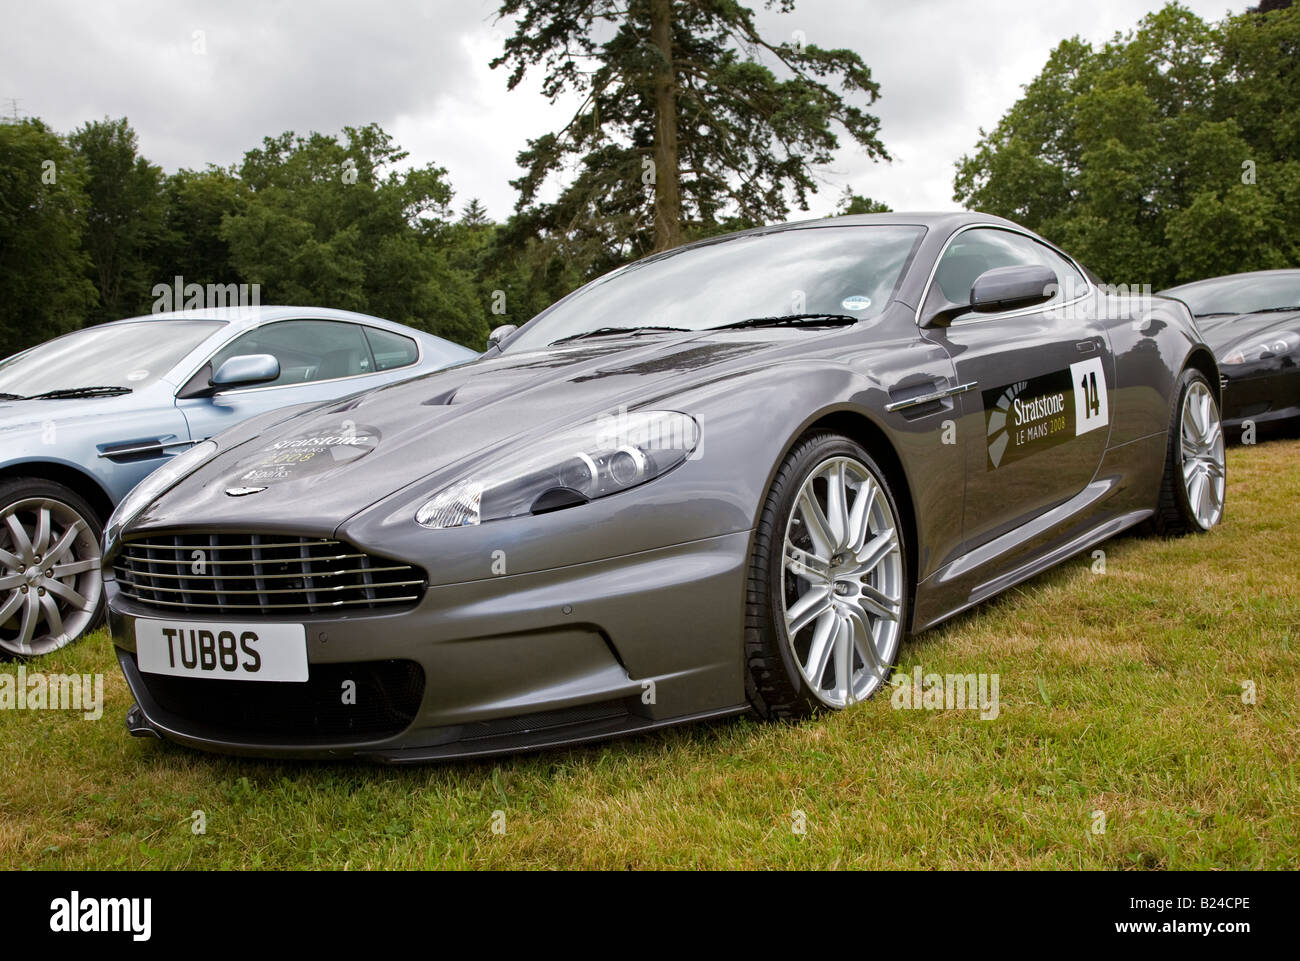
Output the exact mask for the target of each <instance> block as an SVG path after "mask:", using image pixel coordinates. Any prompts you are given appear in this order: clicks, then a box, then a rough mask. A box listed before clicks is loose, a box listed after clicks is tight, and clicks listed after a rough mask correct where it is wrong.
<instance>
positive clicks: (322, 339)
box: [212, 320, 375, 387]
mask: <svg viewBox="0 0 1300 961" xmlns="http://www.w3.org/2000/svg"><path fill="white" fill-rule="evenodd" d="M245 354H271V355H272V356H273V357H275V359H276V360H278V361H279V362H280V376H279V377H278V378H276V379H275V380H274V381H271V382H270V383H268V384H258V385H256V386H258V387H280V386H284V385H289V384H310V383H312V382H314V381H318V380H334V379H335V378H338V377H356V376H358V375H359V374H369V373H373V372H374V370H375V363H374V358H373V357H371V354H370V345H369V343H368V342H367V341H366V335H365V334H364V333H363V332H362V328H361V327H360V326H359V325H357V324H348V323H343V322H340V321H335V320H283V321H280V322H279V323H274V324H267V325H266V326H264V327H258V328H257V329H256V330H250V331H249V332H248V333H246V334H244V335H242V336H240V337H237V338H236V339H235V340H234V341H232V342H231V343H230V344H228V345H227V346H225V347H223V348H222V349H221V350H219V351H218V352H217V354H216V356H214V357H213V358H212V371H213V373H215V372H216V371H218V370H220V369H221V365H222V364H223V363H225V362H226V361H227V360H229V359H230V358H231V357H240V356H243V355H245Z"/></svg>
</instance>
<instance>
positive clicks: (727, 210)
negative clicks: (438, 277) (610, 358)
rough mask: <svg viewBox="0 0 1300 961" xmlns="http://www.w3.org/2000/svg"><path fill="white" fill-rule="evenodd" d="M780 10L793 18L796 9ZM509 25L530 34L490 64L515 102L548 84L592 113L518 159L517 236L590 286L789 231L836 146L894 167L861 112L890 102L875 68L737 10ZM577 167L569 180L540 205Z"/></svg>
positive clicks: (609, 7) (527, 19) (628, 5)
mask: <svg viewBox="0 0 1300 961" xmlns="http://www.w3.org/2000/svg"><path fill="white" fill-rule="evenodd" d="M774 5H775V6H778V7H779V9H780V10H781V11H782V12H789V11H790V10H791V9H792V7H793V0H779V2H778V0H768V6H769V7H771V6H774ZM498 16H499V17H511V18H517V19H516V22H515V32H514V33H513V35H512V36H510V37H509V38H507V40H506V41H505V47H504V50H503V52H502V53H501V55H500V56H498V57H497V58H496V59H495V60H493V61H492V66H493V67H501V66H506V67H508V68H509V70H510V73H509V80H508V86H509V88H510V89H512V90H513V89H514V88H515V87H516V86H517V85H518V84H519V83H520V81H521V80H522V79H523V78H524V76H525V75H526V74H527V73H528V72H529V71H530V70H533V69H535V68H540V69H541V70H542V71H543V74H544V76H543V83H542V90H543V92H544V94H545V95H546V96H548V97H550V98H551V99H552V100H553V101H554V100H555V99H557V98H558V97H559V96H560V95H562V94H565V93H573V94H577V95H578V96H579V97H580V98H581V101H582V102H581V106H580V107H579V108H578V111H577V113H576V114H575V115H574V117H573V119H572V120H571V121H570V122H569V123H568V124H567V125H566V126H565V127H564V128H563V129H561V130H558V131H553V132H550V133H546V134H543V135H541V136H539V137H537V138H535V139H532V140H530V141H529V142H528V147H527V149H525V150H524V151H523V152H521V153H520V155H519V162H520V165H521V166H522V167H523V168H524V173H523V176H521V177H520V178H519V179H518V180H515V181H513V182H512V185H513V186H514V187H516V189H518V191H519V199H518V206H517V210H518V213H519V223H518V227H519V229H520V231H521V234H522V235H523V236H528V237H534V236H538V235H544V236H548V237H550V238H552V240H553V241H554V242H555V243H557V244H558V245H559V248H560V250H559V255H560V256H563V257H564V258H565V259H567V260H568V261H570V262H572V263H579V264H583V265H584V266H588V270H589V272H591V273H599V272H601V271H603V270H605V269H608V268H609V267H611V266H614V265H616V264H618V263H622V262H624V261H626V260H628V259H630V258H632V257H634V256H636V255H638V254H642V253H646V252H649V251H651V250H665V249H669V248H671V247H674V246H677V245H678V244H680V243H681V242H682V241H683V240H684V239H688V238H690V237H695V236H703V235H707V234H710V233H716V232H718V231H719V229H721V228H725V227H741V226H749V225H754V224H762V223H765V222H768V221H770V220H774V219H781V218H783V217H785V216H786V214H787V213H788V211H789V208H790V204H791V203H792V202H793V203H794V204H797V205H798V206H799V207H800V208H801V209H805V210H806V209H807V207H808V202H807V201H808V195H809V194H810V193H812V192H815V191H816V189H817V181H816V173H817V170H818V168H819V167H821V166H823V165H824V164H826V163H828V162H829V161H830V160H831V158H832V156H833V154H834V151H835V150H836V149H837V148H838V146H839V139H838V136H837V132H836V131H837V130H843V131H844V132H846V133H847V134H848V136H849V137H850V138H851V139H852V140H853V141H854V142H856V143H857V144H858V145H859V146H860V147H861V148H862V149H863V150H864V151H865V152H866V153H867V155H868V156H871V157H873V158H877V159H882V158H887V154H886V152H885V148H884V146H883V145H882V144H881V142H880V140H879V139H878V136H877V133H878V129H879V123H878V121H877V119H876V118H875V117H874V116H872V115H871V114H869V113H867V112H866V110H865V109H863V106H861V105H858V104H856V103H853V102H851V100H850V98H857V99H860V100H864V101H865V102H866V104H867V105H869V104H871V103H872V102H874V101H875V100H876V98H877V96H878V93H879V89H878V86H877V84H876V83H875V81H874V80H873V79H872V77H871V72H870V70H869V69H868V68H867V65H866V64H865V63H864V62H863V61H862V58H861V57H859V56H858V54H856V53H854V52H853V51H851V50H843V49H823V48H821V47H818V46H815V45H811V44H809V45H803V44H801V43H795V42H785V43H773V42H771V41H769V40H767V39H765V38H764V37H762V36H761V35H760V34H759V32H758V29H757V27H756V26H755V23H754V15H753V12H752V11H751V10H750V9H749V8H747V7H745V6H742V5H741V4H739V3H737V2H736V0H504V2H503V3H502V4H501V7H500V9H499V10H498ZM760 57H766V58H767V59H768V60H769V61H770V62H771V64H772V65H771V66H769V65H768V64H767V63H764V62H762V60H760ZM570 166H575V167H576V174H575V175H574V176H573V178H572V180H571V181H570V182H569V183H567V184H566V185H564V186H563V188H562V189H561V190H560V192H559V196H558V198H557V199H556V200H554V201H550V202H543V201H542V200H541V199H540V197H541V193H542V189H543V186H544V185H545V184H546V183H547V182H548V181H549V180H550V179H551V178H552V177H554V176H556V175H558V174H559V173H560V172H561V171H563V170H564V169H565V168H566V167H570Z"/></svg>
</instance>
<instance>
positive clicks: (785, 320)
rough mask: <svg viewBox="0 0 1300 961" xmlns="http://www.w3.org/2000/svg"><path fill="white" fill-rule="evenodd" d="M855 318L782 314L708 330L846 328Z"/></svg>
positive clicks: (854, 321)
mask: <svg viewBox="0 0 1300 961" xmlns="http://www.w3.org/2000/svg"><path fill="white" fill-rule="evenodd" d="M857 322H858V318H857V317H850V316H849V315H848V314H782V315H781V316H779V317H750V318H748V319H747V320H738V321H736V322H735V323H731V324H722V325H721V326H719V327H710V328H709V330H741V329H743V328H746V327H847V326H849V325H850V324H856V323H857Z"/></svg>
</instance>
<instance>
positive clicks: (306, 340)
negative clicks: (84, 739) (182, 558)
mask: <svg viewBox="0 0 1300 961" xmlns="http://www.w3.org/2000/svg"><path fill="white" fill-rule="evenodd" d="M477 356H478V355H477V354H476V353H475V352H474V351H471V350H468V349H467V348H464V347H461V346H459V345H457V344H453V343H451V342H450V341H447V340H443V339H442V338H440V337H434V336H433V335H431V334H426V333H423V332H421V331H417V330H413V329H411V328H409V327H404V326H402V325H401V324H395V323H392V322H390V321H387V320H380V319H379V318H378V317H369V316H366V315H364V314H354V313H351V312H348V311H343V310H329V309H324V308H317V307H249V308H226V309H218V310H212V311H195V310H189V311H183V312H174V313H161V314H153V315H151V316H148V317H135V318H132V319H129V320H121V321H116V322H114V323H110V324H101V325H99V326H97V327H91V328H87V329H85V330H79V331H76V332H74V333H71V334H67V335H65V336H63V337H59V338H56V339H55V340H51V341H49V342H47V343H44V344H41V345H39V346H37V347H32V348H31V349H29V350H26V351H23V352H22V353H20V354H15V355H14V356H12V357H10V358H8V359H6V360H3V361H0V652H3V653H5V654H9V655H34V654H44V653H46V652H48V651H52V650H54V649H56V648H59V647H62V646H63V645H65V644H68V643H70V642H72V641H74V640H76V639H77V638H78V637H80V636H81V635H82V634H83V633H85V631H87V630H88V629H89V628H91V627H92V626H93V625H94V624H95V623H96V621H97V620H98V618H99V617H100V614H101V608H102V601H103V588H102V584H101V581H100V573H99V558H100V547H99V542H100V534H101V530H102V528H103V524H104V522H105V521H106V520H107V519H108V516H109V514H110V513H111V512H112V510H113V507H114V506H115V505H116V504H117V503H118V501H120V500H121V499H122V498H123V497H125V496H126V494H127V492H128V491H130V490H131V488H132V487H134V486H135V485H136V484H137V483H139V482H140V481H141V480H142V479H143V478H144V477H145V476H146V475H148V474H150V473H151V472H152V471H154V470H155V469H156V468H157V467H158V466H159V465H161V464H162V463H163V462H165V461H166V460H167V459H168V458H170V457H172V456H174V455H176V454H178V453H180V452H182V451H184V450H187V449H189V448H190V447H191V446H192V445H194V444H197V443H199V442H200V441H202V440H204V439H206V438H208V437H212V436H214V435H215V434H219V433H221V432H222V431H224V430H226V429H227V428H229V427H233V426H234V425H235V424H238V423H239V422H240V421H242V420H245V419H246V418H248V417H252V416H254V415H256V414H260V413H263V412H265V411H268V410H272V409H275V408H281V407H291V406H295V405H298V404H307V403H313V402H317V403H323V402H326V401H329V400H333V399H335V398H339V397H344V396H347V395H349V394H354V393H357V392H360V391H364V390H368V389H370V388H373V387H379V386H381V385H384V384H388V383H392V382H393V381H399V380H406V379H408V378H411V377H415V376H417V375H419V374H424V373H428V372H430V371H434V370H438V369H439V368H442V367H447V366H449V365H452V364H457V363H462V362H466V361H470V360H473V359H474V358H475V357H477Z"/></svg>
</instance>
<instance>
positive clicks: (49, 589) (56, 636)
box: [0, 480, 103, 656]
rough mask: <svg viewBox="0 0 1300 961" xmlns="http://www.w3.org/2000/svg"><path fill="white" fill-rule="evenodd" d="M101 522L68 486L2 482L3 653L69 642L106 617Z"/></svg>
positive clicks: (0, 620) (31, 652) (26, 652)
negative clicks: (100, 540)
mask: <svg viewBox="0 0 1300 961" xmlns="http://www.w3.org/2000/svg"><path fill="white" fill-rule="evenodd" d="M99 534H100V525H99V521H98V519H97V518H96V517H95V514H94V511H92V510H91V508H90V507H89V506H88V505H87V504H86V503H85V501H84V500H82V499H81V498H80V497H78V496H77V494H76V493H74V492H73V491H71V490H69V489H68V488H66V487H64V486H63V485H61V484H55V483H51V482H49V481H40V480H21V481H10V482H6V483H3V484H0V652H3V653H5V654H9V655H21V656H30V655H36V654H45V653H48V652H49V651H53V650H55V649H57V648H60V647H63V646H64V645H65V644H70V643H71V642H73V641H75V640H76V639H77V638H79V637H80V636H81V635H82V634H84V633H85V632H86V631H87V630H89V629H90V628H91V627H93V626H94V624H95V622H96V621H97V620H98V618H99V616H100V614H101V604H102V600H103V582H102V581H101V579H100V572H99Z"/></svg>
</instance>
